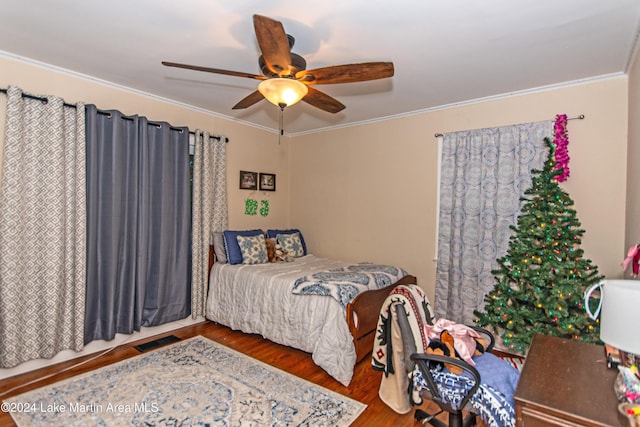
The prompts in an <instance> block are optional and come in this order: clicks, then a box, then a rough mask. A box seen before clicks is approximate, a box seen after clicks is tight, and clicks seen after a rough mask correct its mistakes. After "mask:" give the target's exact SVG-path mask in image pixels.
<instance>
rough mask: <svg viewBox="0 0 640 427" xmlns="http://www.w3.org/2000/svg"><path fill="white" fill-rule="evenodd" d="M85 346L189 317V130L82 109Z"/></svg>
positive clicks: (142, 118) (109, 112)
mask: <svg viewBox="0 0 640 427" xmlns="http://www.w3.org/2000/svg"><path fill="white" fill-rule="evenodd" d="M86 131H87V288H86V313H85V335H84V341H85V343H88V342H90V341H92V340H95V339H104V340H111V339H113V338H114V336H115V334H116V333H125V334H130V333H132V332H133V331H138V330H140V327H141V326H155V325H159V324H162V323H166V322H170V321H174V320H179V319H183V318H185V317H187V316H188V315H189V313H190V308H191V301H190V298H191V283H190V240H189V238H190V231H191V218H190V200H189V199H190V194H189V131H188V129H187V128H173V127H171V126H170V125H169V124H167V123H151V122H149V121H148V120H147V119H146V118H144V117H139V116H133V117H125V116H123V115H122V114H121V113H120V112H118V111H99V110H98V109H97V108H96V107H95V106H94V105H88V106H87V130H86Z"/></svg>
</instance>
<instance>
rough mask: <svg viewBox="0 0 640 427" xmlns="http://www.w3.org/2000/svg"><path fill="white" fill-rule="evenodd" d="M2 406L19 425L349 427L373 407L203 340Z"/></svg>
mask: <svg viewBox="0 0 640 427" xmlns="http://www.w3.org/2000/svg"><path fill="white" fill-rule="evenodd" d="M2 405H3V409H5V408H7V409H9V410H10V411H11V415H12V417H13V419H14V420H15V422H16V423H17V424H18V425H19V426H49V425H55V426H61V425H64V426H123V425H132V426H158V425H162V426H211V427H214V426H348V425H349V424H351V422H352V421H353V420H355V419H356V418H357V417H358V416H359V415H360V414H361V413H362V411H364V409H365V408H366V405H364V404H362V403H360V402H357V401H355V400H353V399H350V398H348V397H346V396H342V395H340V394H338V393H335V392H333V391H331V390H328V389H326V388H323V387H320V386H317V385H315V384H313V383H311V382H308V381H305V380H302V379H300V378H298V377H295V376H293V375H291V374H288V373H286V372H284V371H281V370H278V369H276V368H273V367H271V366H269V365H267V364H265V363H263V362H260V361H258V360H255V359H252V358H250V357H248V356H245V355H244V354H242V353H239V352H237V351H234V350H232V349H229V348H227V347H225V346H222V345H220V344H217V343H215V342H213V341H211V340H209V339H207V338H204V337H201V336H197V337H194V338H191V339H188V340H185V341H182V342H179V343H177V344H173V345H170V346H167V347H164V348H161V349H159V350H155V351H152V352H149V353H146V354H142V355H140V356H136V357H133V358H131V359H127V360H124V361H122V362H118V363H116V364H113V365H109V366H105V367H103V368H100V369H98V370H95V371H92V372H89V373H86V374H83V375H80V376H77V377H73V378H70V379H68V380H64V381H61V382H59V383H55V384H52V385H50V386H46V387H43V388H40V389H37V390H33V391H30V392H27V393H24V394H22V395H19V396H16V397H12V398H10V399H7V400H5V402H4V403H3V404H2ZM7 405H8V406H7Z"/></svg>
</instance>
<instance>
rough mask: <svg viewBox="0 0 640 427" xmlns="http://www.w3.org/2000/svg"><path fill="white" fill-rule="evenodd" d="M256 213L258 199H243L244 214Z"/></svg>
mask: <svg viewBox="0 0 640 427" xmlns="http://www.w3.org/2000/svg"><path fill="white" fill-rule="evenodd" d="M257 213H258V201H257V200H256V199H245V201H244V214H245V215H256V214H257Z"/></svg>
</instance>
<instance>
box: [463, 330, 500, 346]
mask: <svg viewBox="0 0 640 427" xmlns="http://www.w3.org/2000/svg"><path fill="white" fill-rule="evenodd" d="M469 327H470V328H471V329H473V330H474V331H476V332H478V333H479V334H482V335H484V336H485V337H487V338H489V345H487V348H486V349H485V351H491V350H493V346H495V345H496V339H495V338H494V336H493V334H492V333H491V332H489V331H488V330H486V329H484V328H481V327H480V326H475V325H471V326H469Z"/></svg>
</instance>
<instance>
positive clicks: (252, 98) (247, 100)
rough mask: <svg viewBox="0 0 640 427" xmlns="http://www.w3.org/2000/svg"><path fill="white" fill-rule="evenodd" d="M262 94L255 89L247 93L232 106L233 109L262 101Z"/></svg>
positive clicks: (239, 108)
mask: <svg viewBox="0 0 640 427" xmlns="http://www.w3.org/2000/svg"><path fill="white" fill-rule="evenodd" d="M263 99H264V96H262V94H261V93H260V92H258V91H257V90H256V91H255V92H252V93H251V94H249V96H246V97H244V98H243V99H241V100H240V102H238V103H237V104H236V105H234V106H233V109H234V110H241V109H243V108H247V107H251V106H252V105H253V104H255V103H256V102H259V101H262V100H263Z"/></svg>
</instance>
